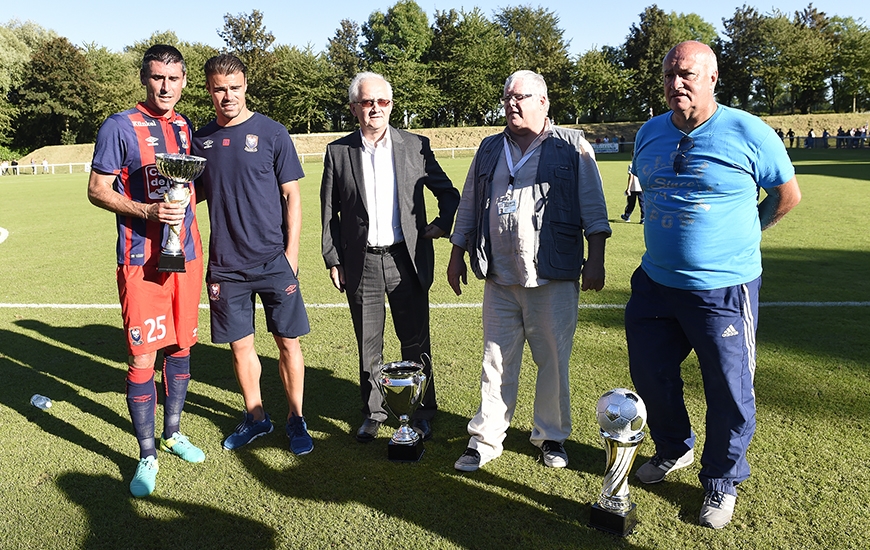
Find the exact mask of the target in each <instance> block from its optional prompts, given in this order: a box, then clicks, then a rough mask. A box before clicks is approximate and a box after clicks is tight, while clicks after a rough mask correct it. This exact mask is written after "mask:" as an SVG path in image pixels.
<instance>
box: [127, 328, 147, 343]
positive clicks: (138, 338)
mask: <svg viewBox="0 0 870 550" xmlns="http://www.w3.org/2000/svg"><path fill="white" fill-rule="evenodd" d="M130 343H131V344H133V345H134V346H141V345H142V344H143V343H144V342H142V329H141V328H140V327H130Z"/></svg>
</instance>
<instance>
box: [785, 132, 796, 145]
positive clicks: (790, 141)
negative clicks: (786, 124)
mask: <svg viewBox="0 0 870 550" xmlns="http://www.w3.org/2000/svg"><path fill="white" fill-rule="evenodd" d="M785 135H786V136H787V137H788V146H789V148H792V147H794V130H792V129H791V128H789V129H788V132H786V133H785Z"/></svg>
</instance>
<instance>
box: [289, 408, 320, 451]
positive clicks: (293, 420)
mask: <svg viewBox="0 0 870 550" xmlns="http://www.w3.org/2000/svg"><path fill="white" fill-rule="evenodd" d="M286 430H287V437H288V438H289V439H290V450H291V451H292V452H293V454H294V455H296V456H302V455H307V454H308V453H310V452H311V451H313V450H314V441H313V440H312V439H311V436H310V435H309V434H308V425H307V424H305V417H304V416H296V415H293V416H291V417H290V419H289V420H287V426H286Z"/></svg>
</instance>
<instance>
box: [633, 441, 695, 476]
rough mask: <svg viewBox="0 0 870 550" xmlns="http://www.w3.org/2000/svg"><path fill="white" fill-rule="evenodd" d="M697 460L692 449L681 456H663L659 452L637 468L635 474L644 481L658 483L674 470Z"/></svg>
mask: <svg viewBox="0 0 870 550" xmlns="http://www.w3.org/2000/svg"><path fill="white" fill-rule="evenodd" d="M694 461H695V453H694V451H693V450H692V449H689V450H688V451H686V454H684V455H683V456H681V457H680V458H667V459H666V458H662V456H661V455H660V454H658V453H656V454H655V455H653V457H652V458H651V459H649V461H648V462H647V463H646V464H644V465H643V466H641V467H640V468H638V469H637V473H636V474H634V475H635V477H637V479H638V480H640V481H641V482H642V483H658V482H659V481H661V480H663V479H664V478H665V476H666V475H667V474H669V473H671V472H673V471H674V470H679V469H681V468H686V467H687V466H691V465H692V462H694Z"/></svg>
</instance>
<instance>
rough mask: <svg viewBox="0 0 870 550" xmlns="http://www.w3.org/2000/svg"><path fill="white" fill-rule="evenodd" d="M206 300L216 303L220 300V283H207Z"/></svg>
mask: <svg viewBox="0 0 870 550" xmlns="http://www.w3.org/2000/svg"><path fill="white" fill-rule="evenodd" d="M208 299H209V300H211V301H212V302H217V301H218V300H220V299H221V284H220V283H209V284H208Z"/></svg>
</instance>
